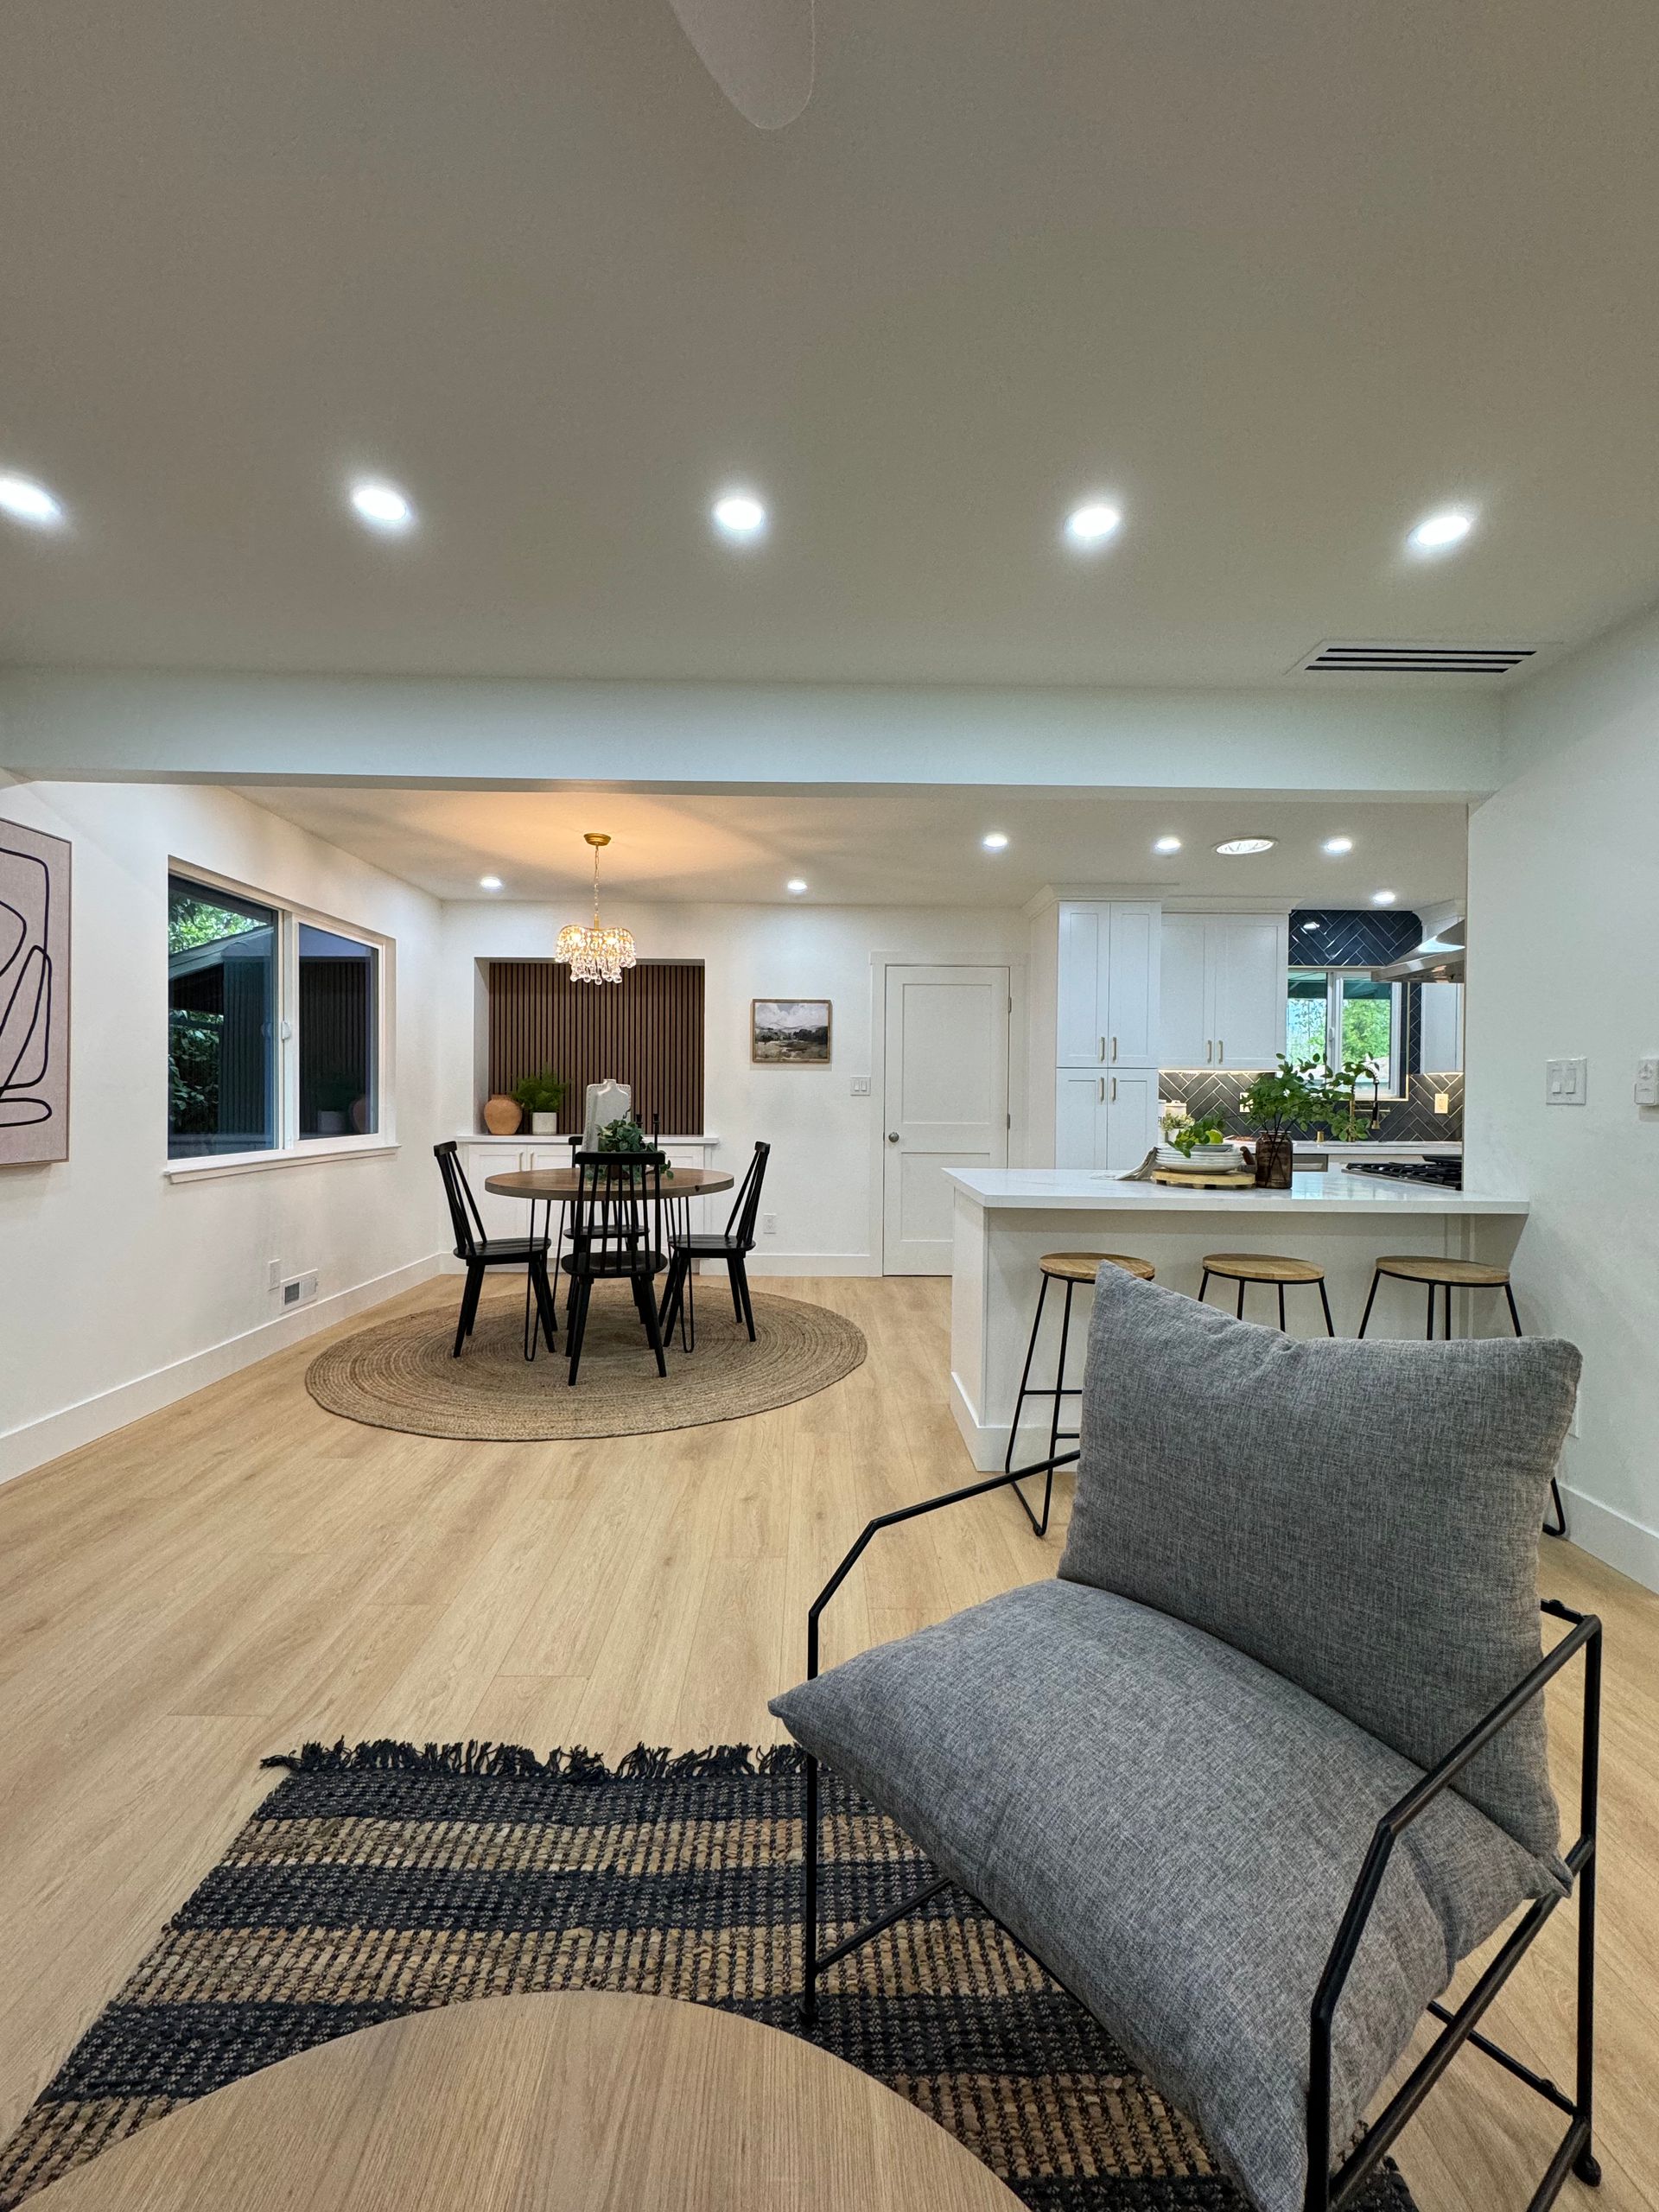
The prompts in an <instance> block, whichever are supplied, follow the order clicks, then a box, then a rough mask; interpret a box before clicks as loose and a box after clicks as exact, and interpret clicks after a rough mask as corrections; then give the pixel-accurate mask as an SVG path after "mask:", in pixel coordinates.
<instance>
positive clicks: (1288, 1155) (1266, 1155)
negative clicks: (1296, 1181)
mask: <svg viewBox="0 0 1659 2212" xmlns="http://www.w3.org/2000/svg"><path fill="white" fill-rule="evenodd" d="M1295 1158H1296V1147H1295V1146H1294V1144H1293V1143H1292V1142H1291V1140H1290V1139H1289V1138H1288V1137H1257V1139H1256V1140H1255V1179H1256V1184H1257V1186H1258V1188H1260V1189H1262V1190H1264V1191H1287V1190H1288V1189H1289V1188H1290V1178H1291V1171H1292V1168H1293V1166H1294V1162H1295Z"/></svg>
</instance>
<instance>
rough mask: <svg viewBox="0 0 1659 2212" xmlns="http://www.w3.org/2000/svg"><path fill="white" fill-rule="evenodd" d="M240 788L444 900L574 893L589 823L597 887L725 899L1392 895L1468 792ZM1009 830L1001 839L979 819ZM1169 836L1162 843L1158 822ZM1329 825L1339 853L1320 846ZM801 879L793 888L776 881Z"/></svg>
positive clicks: (872, 901)
mask: <svg viewBox="0 0 1659 2212" xmlns="http://www.w3.org/2000/svg"><path fill="white" fill-rule="evenodd" d="M244 796H245V798H251V799H252V800H254V801H255V802H256V803H257V804H259V805H261V806H264V807H267V808H269V809H270V810H271V811H272V812H274V813H277V814H281V815H283V816H285V817H287V818H288V819H289V821H292V822H296V823H299V824H300V825H301V826H302V828H304V829H310V830H313V831H315V833H316V835H317V836H321V837H325V838H327V840H328V841H329V842H331V843H333V844H335V845H338V846H340V847H341V848H342V849H344V850H345V851H346V852H348V853H354V854H356V855H358V856H359V859H362V860H365V861H372V863H373V864H374V865H375V866H376V867H377V868H385V869H386V870H387V871H388V872H389V873H390V874H393V875H397V876H402V877H403V878H404V880H406V881H408V882H410V883H414V884H417V885H418V886H419V887H421V889H423V890H424V891H429V892H431V893H434V894H435V896H436V897H438V898H440V899H477V898H480V897H481V896H483V895H485V894H483V893H480V889H479V883H478V879H479V878H480V875H486V874H493V875H499V876H500V878H501V879H502V883H503V888H502V890H501V891H500V892H499V893H494V894H492V895H493V896H496V897H499V898H503V899H562V900H566V901H569V902H572V903H573V904H574V905H577V906H579V905H581V904H582V902H583V900H584V899H585V898H586V895H587V893H588V887H589V885H590V883H591V880H592V865H593V863H592V855H591V854H590V852H589V850H588V847H587V846H586V845H585V844H584V843H583V842H582V833H583V831H584V830H588V829H599V830H607V831H608V832H609V833H610V835H611V837H612V839H613V842H612V844H611V845H610V846H609V848H608V849H607V851H606V852H605V854H604V855H603V858H602V860H601V870H602V874H601V883H602V886H603V888H604V892H605V896H606V902H607V905H610V904H614V905H616V906H619V907H622V906H626V904H628V903H629V902H630V901H632V900H636V899H653V900H673V901H679V900H686V901H692V902H695V903H699V904H702V903H708V902H723V901H727V900H738V901H750V900H754V901H760V902H765V903H772V904H779V905H784V904H787V905H791V906H792V905H795V904H797V903H801V904H806V905H816V906H825V905H828V906H1004V907H1017V906H1023V905H1024V904H1025V902H1026V901H1027V899H1029V898H1031V897H1032V895H1033V893H1035V892H1037V891H1039V890H1040V889H1041V888H1042V887H1043V886H1044V885H1045V884H1056V885H1060V884H1072V885H1078V886H1083V885H1110V886H1113V887H1117V888H1119V889H1123V890H1128V889H1132V888H1140V889H1144V890H1145V892H1146V893H1147V894H1148V895H1156V896H1159V897H1164V898H1170V899H1182V898H1189V899H1205V900H1216V899H1222V900H1225V901H1228V902H1233V901H1237V902H1243V903H1249V902H1251V901H1255V900H1257V899H1265V900H1268V901H1269V902H1274V903H1278V904H1284V903H1287V902H1288V903H1291V904H1296V905H1312V906H1364V905H1365V904H1367V903H1368V901H1369V899H1370V894H1371V893H1372V892H1373V891H1375V890H1377V889H1381V888H1387V889H1389V890H1392V891H1396V892H1398V893H1399V894H1400V899H1399V903H1400V904H1401V905H1402V906H1420V905H1424V904H1430V903H1433V901H1435V900H1437V899H1454V898H1457V897H1459V896H1460V895H1461V893H1462V890H1463V886H1464V869H1465V850H1466V842H1467V824H1468V815H1467V810H1466V809H1465V807H1464V806H1462V805H1461V804H1453V803H1451V802H1448V801H1444V800H1441V801H1435V802H1417V803H1412V804H1403V803H1386V802H1379V801H1372V802H1365V803H1358V804H1357V803H1355V802H1353V801H1347V800H1341V799H1319V800H1312V799H1307V800H1302V799H1289V800H1287V799H1278V798H1269V799H1265V800H1264V799H1260V798H1238V797H1236V796H1229V797H1226V798H1192V797H1191V796H1190V795H1183V796H1181V797H1179V798H1173V799H1168V800H1163V799H1147V798H1139V797H1137V798H1116V797H1115V796H1113V795H1112V794H1111V793H1109V792H1102V791H1033V790H1008V791H994V790H974V791H964V790H960V789H947V790H938V789H929V790H925V791H924V790H918V789H914V788H911V787H903V786H901V787H897V788H893V789H882V790H880V791H851V792H848V791H843V792H837V793H836V794H834V795H833V796H830V795H823V794H818V793H812V792H805V791H787V792H785V791H776V792H768V793H762V794H756V795H738V794H728V795H721V796H717V797H716V796H709V795H708V794H706V793H699V794H697V795H696V796H690V795H680V794H673V793H666V794H665V793H661V792H645V791H638V790H619V791H581V792H569V791H455V790H447V791H433V790H418V791H416V790H396V789H391V788H388V787H385V786H384V785H382V786H377V787H373V788H351V787H346V786H342V785H321V786H315V787H302V786H293V785H284V786H281V787H273V786H271V785H257V786H251V787H249V788H247V789H246V790H245V792H244ZM991 829H1000V830H1002V831H1004V832H1005V833H1006V834H1007V837H1008V839H1009V843H1008V848H1007V851H1006V852H1002V853H997V854H991V853H987V852H986V851H985V850H984V849H982V846H981V844H980V842H979V841H980V838H981V837H982V836H983V835H984V833H985V832H986V831H987V830H991ZM1257 832H1260V833H1261V834H1262V835H1265V836H1272V837H1276V838H1277V839H1278V840H1279V841H1280V842H1279V843H1278V844H1277V845H1276V847H1275V848H1274V850H1273V851H1272V852H1270V853H1264V854H1261V855H1255V856H1253V857H1252V858H1249V859H1246V860H1224V859H1222V858H1221V857H1219V856H1218V855H1217V854H1216V853H1215V851H1214V850H1213V848H1214V846H1215V845H1217V843H1219V842H1220V841H1221V840H1222V839H1223V838H1224V837H1233V836H1247V835H1254V834H1255V833H1257ZM1165 835H1172V836H1179V837H1180V838H1181V839H1183V841H1184V844H1183V849H1182V850H1181V851H1180V852H1179V854H1176V855H1172V856H1169V857H1164V856H1162V855H1155V854H1154V852H1153V850H1152V844H1153V840H1154V838H1156V837H1159V836H1165ZM1337 835H1343V836H1351V837H1352V839H1353V840H1354V850H1353V852H1352V853H1351V854H1350V855H1347V856H1346V857H1345V858H1343V859H1340V860H1332V859H1328V858H1327V857H1326V856H1325V854H1324V853H1323V852H1321V850H1320V849H1319V848H1320V845H1321V843H1322V842H1323V840H1324V839H1325V838H1326V837H1329V836H1337ZM794 875H798V876H801V877H804V879H805V880H806V882H807V884H808V886H809V889H808V892H807V893H806V896H805V898H804V900H800V901H798V900H797V899H793V898H791V895H790V894H789V893H787V892H786V891H785V882H786V881H787V880H788V879H789V878H790V877H791V876H794Z"/></svg>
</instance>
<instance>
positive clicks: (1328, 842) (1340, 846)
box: [1324, 837, 1354, 858]
mask: <svg viewBox="0 0 1659 2212" xmlns="http://www.w3.org/2000/svg"><path fill="white" fill-rule="evenodd" d="M1324 849H1325V851H1326V852H1327V853H1329V854H1331V855H1332V857H1333V858H1334V857H1335V856H1336V855H1339V854H1342V853H1351V852H1352V851H1353V849H1354V841H1353V839H1352V838H1351V837H1327V838H1326V839H1325V848H1324Z"/></svg>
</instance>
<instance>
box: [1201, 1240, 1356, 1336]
mask: <svg viewBox="0 0 1659 2212" xmlns="http://www.w3.org/2000/svg"><path fill="white" fill-rule="evenodd" d="M1211 1275H1220V1276H1221V1277H1222V1279H1223V1281H1226V1282H1236V1284H1237V1285H1238V1318H1239V1319H1240V1320H1241V1321H1242V1320H1243V1319H1244V1286H1245V1284H1246V1283H1247V1282H1266V1283H1272V1284H1273V1285H1274V1287H1275V1288H1276V1289H1277V1290H1278V1293H1279V1326H1280V1328H1281V1329H1283V1327H1284V1325H1285V1285H1286V1284H1287V1283H1293V1282H1311V1283H1315V1284H1317V1285H1318V1287H1319V1303H1320V1305H1321V1306H1324V1308H1325V1334H1326V1336H1327V1337H1334V1336H1335V1335H1336V1333H1337V1331H1336V1325H1335V1323H1334V1322H1333V1321H1332V1319H1331V1300H1329V1299H1328V1298H1327V1297H1326V1296H1325V1269H1324V1268H1319V1267H1315V1266H1314V1264H1313V1261H1312V1260H1292V1259H1287V1257H1286V1256H1285V1255H1284V1254H1282V1253H1281V1252H1207V1253H1205V1259H1204V1281H1202V1282H1201V1283H1200V1284H1199V1285H1198V1300H1199V1302H1200V1304H1202V1302H1203V1300H1204V1294H1205V1291H1207V1290H1208V1289H1209V1287H1210V1278H1211Z"/></svg>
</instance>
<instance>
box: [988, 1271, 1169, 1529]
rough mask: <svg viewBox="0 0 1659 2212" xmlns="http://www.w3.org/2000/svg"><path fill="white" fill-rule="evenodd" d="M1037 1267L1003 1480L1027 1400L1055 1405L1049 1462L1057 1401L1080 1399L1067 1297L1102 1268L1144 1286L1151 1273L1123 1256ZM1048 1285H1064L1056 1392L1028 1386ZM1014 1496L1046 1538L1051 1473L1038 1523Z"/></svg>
mask: <svg viewBox="0 0 1659 2212" xmlns="http://www.w3.org/2000/svg"><path fill="white" fill-rule="evenodd" d="M1037 1265H1038V1266H1039V1268H1040V1269H1041V1270H1042V1278H1043V1280H1042V1285H1041V1287H1040V1288H1039V1291H1038V1293H1037V1314H1036V1318H1035V1319H1034V1320H1033V1322H1032V1325H1031V1342H1030V1343H1029V1344H1027V1346H1026V1364H1025V1368H1024V1370H1023V1372H1022V1373H1021V1375H1020V1395H1019V1396H1018V1397H1017V1398H1016V1399H1015V1400H1014V1421H1013V1423H1012V1425H1011V1427H1009V1430H1008V1448H1007V1452H1005V1453H1004V1454H1003V1458H1002V1471H1003V1473H1004V1474H1005V1475H1010V1474H1012V1473H1013V1472H1014V1440H1015V1439H1016V1438H1017V1437H1018V1435H1019V1433H1020V1414H1022V1413H1023V1412H1024V1411H1025V1405H1026V1400H1027V1398H1052V1399H1053V1401H1054V1418H1053V1420H1052V1421H1051V1422H1050V1423H1049V1429H1048V1457H1049V1458H1050V1459H1052V1458H1053V1457H1054V1455H1055V1453H1056V1452H1058V1450H1059V1448H1060V1401H1061V1399H1062V1398H1077V1397H1081V1396H1082V1395H1083V1393H1082V1392H1081V1390H1079V1389H1067V1388H1066V1387H1065V1347H1066V1341H1067V1339H1068V1338H1069V1337H1070V1335H1071V1294H1072V1293H1073V1291H1075V1290H1076V1288H1077V1285H1078V1284H1079V1283H1080V1282H1083V1283H1092V1282H1093V1281H1094V1280H1095V1277H1096V1275H1097V1274H1099V1273H1100V1271H1101V1269H1102V1268H1122V1269H1123V1271H1124V1273H1125V1274H1131V1275H1135V1276H1138V1277H1139V1278H1140V1280H1141V1281H1142V1282H1150V1281H1152V1280H1153V1277H1154V1273H1155V1270H1154V1267H1153V1264H1152V1262H1151V1261H1150V1260H1137V1259H1134V1258H1131V1257H1130V1255H1128V1253H1126V1252H1045V1253H1044V1255H1043V1256H1042V1258H1041V1259H1040V1260H1039V1261H1038V1262H1037ZM1052 1282H1063V1283H1064V1284H1065V1305H1064V1306H1063V1307H1062V1308H1061V1310H1060V1357H1059V1361H1058V1365H1057V1366H1056V1368H1055V1370H1054V1387H1053V1389H1048V1388H1046V1386H1045V1385H1043V1384H1040V1383H1033V1381H1032V1379H1031V1363H1032V1361H1033V1359H1034V1358H1035V1357H1036V1356H1037V1337H1038V1332H1039V1330H1040V1329H1041V1327H1042V1325H1043V1307H1044V1306H1045V1305H1046V1302H1047V1300H1048V1286H1049V1285H1050V1283H1052ZM1076 1435H1077V1430H1076V1429H1074V1428H1069V1429H1067V1430H1066V1432H1065V1439H1066V1441H1067V1442H1068V1443H1070V1442H1071V1440H1072V1439H1073V1438H1075V1436H1076ZM1014 1496H1015V1497H1017V1498H1018V1499H1019V1501H1020V1504H1021V1505H1022V1506H1025V1511H1026V1518H1027V1521H1029V1522H1030V1523H1031V1525H1032V1527H1033V1529H1035V1530H1036V1531H1037V1534H1038V1535H1039V1536H1046V1535H1047V1534H1048V1509H1049V1506H1050V1504H1051V1503H1052V1500H1053V1497H1054V1470H1053V1468H1052V1467H1051V1468H1050V1469H1049V1470H1048V1479H1047V1481H1046V1483H1045V1484H1043V1513H1042V1518H1041V1519H1040V1520H1039V1519H1038V1517H1037V1516H1036V1515H1035V1514H1034V1513H1033V1511H1032V1510H1031V1508H1030V1506H1029V1505H1027V1504H1026V1496H1025V1492H1024V1491H1022V1490H1021V1489H1020V1485H1019V1484H1018V1483H1015V1484H1014Z"/></svg>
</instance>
